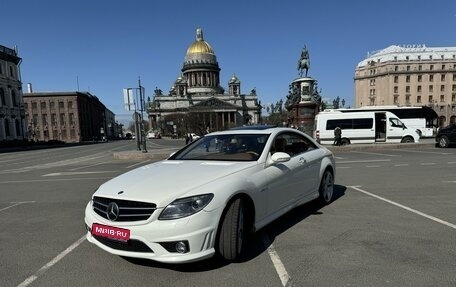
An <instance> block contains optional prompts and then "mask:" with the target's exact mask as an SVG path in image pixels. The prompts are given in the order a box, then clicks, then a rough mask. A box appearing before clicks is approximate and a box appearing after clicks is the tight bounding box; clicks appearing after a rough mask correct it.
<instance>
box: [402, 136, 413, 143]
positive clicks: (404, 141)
mask: <svg viewBox="0 0 456 287" xmlns="http://www.w3.org/2000/svg"><path fill="white" fill-rule="evenodd" d="M414 142H415V141H414V140H413V138H412V137H409V136H406V137H405V138H403V139H402V140H401V143H414Z"/></svg>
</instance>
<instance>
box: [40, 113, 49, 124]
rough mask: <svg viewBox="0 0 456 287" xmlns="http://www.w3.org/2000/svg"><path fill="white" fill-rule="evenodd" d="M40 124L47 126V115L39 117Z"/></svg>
mask: <svg viewBox="0 0 456 287" xmlns="http://www.w3.org/2000/svg"><path fill="white" fill-rule="evenodd" d="M41 122H42V123H43V126H47V124H48V123H47V114H43V115H41Z"/></svg>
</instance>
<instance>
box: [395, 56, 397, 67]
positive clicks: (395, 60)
mask: <svg viewBox="0 0 456 287" xmlns="http://www.w3.org/2000/svg"><path fill="white" fill-rule="evenodd" d="M394 61H397V56H394ZM396 67H397V66H396Z"/></svg>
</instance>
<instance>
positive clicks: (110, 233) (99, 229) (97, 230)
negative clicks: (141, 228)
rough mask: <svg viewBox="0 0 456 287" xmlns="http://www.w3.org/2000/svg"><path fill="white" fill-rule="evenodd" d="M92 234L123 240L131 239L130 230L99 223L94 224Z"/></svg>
mask: <svg viewBox="0 0 456 287" xmlns="http://www.w3.org/2000/svg"><path fill="white" fill-rule="evenodd" d="M92 234H93V235H98V236H101V237H106V238H110V239H115V240H119V241H123V242H126V241H128V240H129V239H130V230H128V229H124V228H118V227H113V226H108V225H102V224H98V223H94V224H92Z"/></svg>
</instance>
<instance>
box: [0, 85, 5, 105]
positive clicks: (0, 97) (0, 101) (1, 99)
mask: <svg viewBox="0 0 456 287" xmlns="http://www.w3.org/2000/svg"><path fill="white" fill-rule="evenodd" d="M0 106H6V98H5V90H3V88H0Z"/></svg>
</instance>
